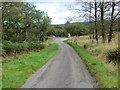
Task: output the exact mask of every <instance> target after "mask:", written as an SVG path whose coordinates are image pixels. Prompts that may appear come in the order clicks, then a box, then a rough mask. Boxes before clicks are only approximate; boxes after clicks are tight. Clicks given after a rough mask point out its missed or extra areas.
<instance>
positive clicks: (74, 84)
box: [22, 38, 96, 88]
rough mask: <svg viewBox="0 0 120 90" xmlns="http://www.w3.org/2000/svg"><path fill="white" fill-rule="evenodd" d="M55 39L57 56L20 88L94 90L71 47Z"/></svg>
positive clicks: (88, 76) (93, 85) (92, 83)
mask: <svg viewBox="0 0 120 90" xmlns="http://www.w3.org/2000/svg"><path fill="white" fill-rule="evenodd" d="M63 40H65V39H60V38H57V39H55V42H56V43H58V44H59V50H58V52H57V54H56V55H55V56H54V57H53V58H52V59H51V60H50V61H49V62H48V63H47V64H46V65H44V66H43V67H42V68H41V69H40V70H38V71H37V72H36V73H35V74H33V75H32V77H30V78H29V79H28V80H27V82H26V83H25V84H24V85H23V86H22V88H95V87H96V84H95V83H94V80H93V78H92V77H91V76H90V74H89V73H88V71H87V69H86V67H85V65H84V64H83V62H82V60H81V58H80V57H79V56H78V54H77V53H76V52H75V51H74V50H73V48H72V47H70V46H69V45H67V44H65V43H64V42H63Z"/></svg>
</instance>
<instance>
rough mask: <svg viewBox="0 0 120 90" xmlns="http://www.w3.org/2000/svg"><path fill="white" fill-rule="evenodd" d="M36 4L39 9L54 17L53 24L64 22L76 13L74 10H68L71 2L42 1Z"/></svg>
mask: <svg viewBox="0 0 120 90" xmlns="http://www.w3.org/2000/svg"><path fill="white" fill-rule="evenodd" d="M34 5H35V6H36V9H37V10H41V11H45V12H47V14H48V16H49V17H50V18H51V19H52V22H51V24H64V23H66V21H67V18H68V17H73V16H74V15H75V14H74V12H72V11H70V10H68V9H69V7H70V5H71V4H70V3H69V4H68V3H66V2H40V3H35V4H34Z"/></svg>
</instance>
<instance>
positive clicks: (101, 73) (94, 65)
mask: <svg viewBox="0 0 120 90" xmlns="http://www.w3.org/2000/svg"><path fill="white" fill-rule="evenodd" d="M65 42H66V43H67V44H69V45H70V46H72V47H73V48H74V49H75V51H76V52H77V53H78V54H79V55H80V57H81V58H82V59H83V61H84V63H85V64H86V66H87V68H88V69H89V71H90V73H91V75H92V76H93V77H94V78H95V80H96V83H97V86H98V87H100V88H117V87H118V77H117V73H116V72H114V71H112V70H111V69H109V68H108V67H107V65H106V64H105V63H103V62H102V61H100V60H97V59H95V58H94V57H93V56H92V55H90V54H89V53H88V52H86V51H85V49H83V48H81V47H79V46H78V45H76V44H73V43H70V42H68V41H65Z"/></svg>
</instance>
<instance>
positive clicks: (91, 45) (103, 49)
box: [68, 33, 120, 67]
mask: <svg viewBox="0 0 120 90" xmlns="http://www.w3.org/2000/svg"><path fill="white" fill-rule="evenodd" d="M118 34H120V33H116V34H114V36H113V39H112V42H111V43H107V42H106V43H105V44H103V43H102V39H101V38H99V43H98V44H97V43H96V41H95V40H93V39H92V40H90V38H89V36H80V37H70V38H69V39H68V41H69V42H72V43H74V44H77V45H78V46H80V47H83V48H84V46H86V47H87V48H86V51H88V52H89V53H90V54H91V55H93V56H94V57H96V58H97V59H100V60H102V61H104V62H106V63H108V60H107V58H106V56H107V53H108V52H109V51H114V50H116V49H117V48H118V36H119V35H118ZM111 63H112V62H111ZM110 66H111V65H110ZM112 67H114V66H113V65H112Z"/></svg>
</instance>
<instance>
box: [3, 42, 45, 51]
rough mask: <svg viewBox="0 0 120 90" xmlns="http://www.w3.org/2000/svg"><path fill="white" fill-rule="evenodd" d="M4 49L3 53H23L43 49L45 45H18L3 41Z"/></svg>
mask: <svg viewBox="0 0 120 90" xmlns="http://www.w3.org/2000/svg"><path fill="white" fill-rule="evenodd" d="M2 45H3V47H2V51H3V53H11V52H13V53H19V52H21V51H28V50H32V49H38V50H39V49H43V48H44V47H45V46H44V44H41V43H38V42H37V43H36V42H25V41H24V42H22V43H18V42H15V43H13V42H10V41H3V43H2Z"/></svg>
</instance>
